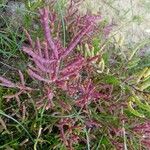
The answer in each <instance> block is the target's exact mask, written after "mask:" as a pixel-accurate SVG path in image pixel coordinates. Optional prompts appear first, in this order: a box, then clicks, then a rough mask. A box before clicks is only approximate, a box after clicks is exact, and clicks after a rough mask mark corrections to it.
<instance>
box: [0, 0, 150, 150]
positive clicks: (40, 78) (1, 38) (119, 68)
mask: <svg viewBox="0 0 150 150" xmlns="http://www.w3.org/2000/svg"><path fill="white" fill-rule="evenodd" d="M24 4H25V9H24V13H22V19H21V22H20V23H19V24H18V26H17V30H16V27H14V25H13V24H12V22H11V21H12V20H11V19H10V20H9V21H8V20H7V19H5V17H4V16H2V17H1V20H3V21H4V23H3V24H2V26H1V30H0V45H1V47H0V53H1V57H0V68H1V70H0V75H1V76H0V133H1V134H0V149H4V150H7V149H14V150H19V149H27V150H30V149H31V150H32V149H34V150H41V149H46V150H55V149H56V150H84V149H88V150H109V149H112V150H113V149H114V150H121V149H124V150H132V149H133V150H136V149H142V150H143V149H145V150H146V149H149V148H150V135H149V134H150V101H149V100H150V59H149V56H147V55H143V56H141V52H140V51H141V50H142V49H144V48H146V47H147V46H148V45H149V44H150V40H149V39H145V40H143V41H141V42H140V43H137V44H136V45H135V46H134V47H132V48H131V47H129V45H125V44H124V37H123V36H122V35H120V34H116V33H115V34H114V32H113V27H114V25H113V24H112V23H109V22H108V20H107V19H105V18H103V16H101V15H99V14H97V15H93V14H91V13H87V14H84V15H81V13H80V12H79V11H78V7H79V6H80V1H79V2H75V1H73V0H70V1H69V2H66V1H65V0H59V1H51V3H50V4H45V2H44V1H42V0H38V1H33V2H30V1H26V2H25V3H24ZM45 5H48V6H47V7H46V6H45ZM6 7H7V5H6V4H5V3H4V2H3V3H2V5H1V11H2V12H3V11H5V9H6ZM19 14H20V13H19ZM128 48H130V51H129V50H126V49H128Z"/></svg>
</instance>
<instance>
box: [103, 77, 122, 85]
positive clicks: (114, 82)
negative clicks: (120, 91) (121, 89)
mask: <svg viewBox="0 0 150 150" xmlns="http://www.w3.org/2000/svg"><path fill="white" fill-rule="evenodd" d="M103 80H104V81H105V82H106V83H107V84H112V85H115V86H117V85H119V84H120V81H119V80H118V78H116V77H115V76H113V75H106V76H105V77H104V78H103Z"/></svg>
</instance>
